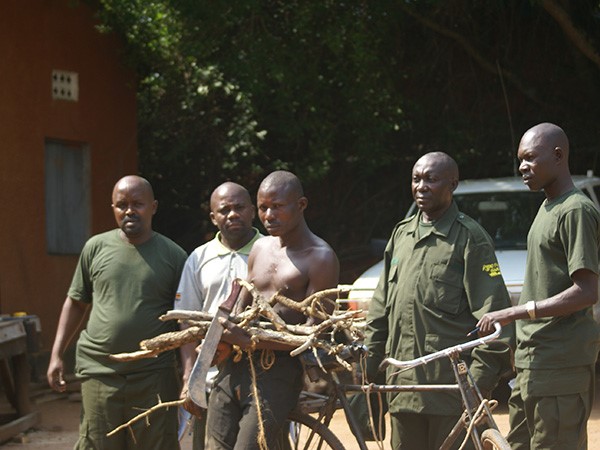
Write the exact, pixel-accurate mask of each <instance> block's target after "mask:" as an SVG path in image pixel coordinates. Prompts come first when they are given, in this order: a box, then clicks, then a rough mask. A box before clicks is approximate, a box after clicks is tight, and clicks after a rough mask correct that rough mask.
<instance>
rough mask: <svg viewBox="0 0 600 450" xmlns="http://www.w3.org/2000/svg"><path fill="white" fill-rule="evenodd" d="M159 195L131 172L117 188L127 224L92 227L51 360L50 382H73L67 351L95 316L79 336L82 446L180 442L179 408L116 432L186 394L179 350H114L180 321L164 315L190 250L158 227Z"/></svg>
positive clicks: (150, 447) (160, 446) (120, 218)
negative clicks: (122, 358)
mask: <svg viewBox="0 0 600 450" xmlns="http://www.w3.org/2000/svg"><path fill="white" fill-rule="evenodd" d="M157 206H158V203H157V201H156V200H155V199H154V193H153V191H152V187H151V186H150V183H148V181H147V180H145V179H144V178H141V177H138V176H135V175H130V176H126V177H123V178H121V179H120V180H119V181H118V182H117V183H116V184H115V187H114V189H113V194H112V210H113V213H114V216H115V221H116V223H117V225H118V228H116V229H114V230H110V231H107V232H104V233H100V234H97V235H96V236H93V237H91V238H90V239H89V240H88V241H87V243H86V244H85V247H84V248H83V251H82V252H81V256H80V258H79V262H78V264H77V268H76V270H75V274H74V275H73V281H72V283H71V287H70V288H69V291H68V294H67V298H66V299H65V302H64V304H63V308H62V311H61V314H60V318H59V322H58V328H57V331H56V338H55V340H54V345H53V347H52V353H51V357H50V363H49V364H48V373H47V377H48V383H49V384H50V386H51V387H52V389H55V390H57V391H59V392H64V391H65V390H66V383H65V381H64V377H63V375H64V362H63V355H64V353H65V350H66V349H67V346H68V345H69V343H70V342H71V340H72V339H73V337H74V336H75V334H76V332H77V331H78V329H79V326H80V324H82V322H83V321H84V320H85V319H86V317H87V314H88V312H89V318H88V320H87V323H86V326H85V329H84V330H83V331H82V332H81V334H80V336H79V339H78V341H77V353H76V356H75V363H76V374H77V376H78V378H80V380H81V397H82V403H81V418H80V425H79V439H78V441H77V443H76V444H75V449H77V450H90V449H110V450H131V449H136V450H137V449H140V450H142V449H143V450H164V449H173V450H175V449H178V448H179V442H178V439H177V411H176V409H175V408H171V409H170V410H161V411H157V412H156V413H154V414H152V416H151V418H150V424H151V426H149V427H148V426H146V424H145V423H144V421H140V422H138V423H136V424H134V425H132V427H131V432H128V431H122V432H120V433H118V434H116V435H113V436H111V437H107V436H106V433H108V432H109V431H111V430H112V429H114V428H116V427H117V426H119V425H121V424H123V423H126V422H127V421H128V420H130V419H132V418H133V417H134V416H136V415H137V414H139V412H140V409H142V410H144V409H148V408H150V407H152V406H154V405H156V403H157V401H158V400H157V399H158V398H160V399H161V400H162V401H163V402H168V401H171V400H176V399H177V398H178V394H179V385H178V377H177V371H176V359H175V354H174V353H173V352H172V351H171V352H165V353H163V354H161V355H160V356H158V357H157V358H150V359H142V360H137V361H129V362H117V361H113V360H112V359H111V358H110V355H111V354H115V353H123V352H128V351H132V350H135V348H136V347H137V346H138V344H139V342H140V341H141V340H143V339H148V338H151V337H154V336H157V335H159V334H161V333H164V332H167V331H174V325H173V324H168V323H165V322H161V321H160V320H159V319H158V318H159V316H160V315H161V314H164V313H165V312H167V311H168V310H169V309H171V308H172V305H173V297H174V296H175V291H176V290H177V283H178V282H179V277H180V275H181V271H182V270H183V266H184V264H185V260H186V253H185V251H184V250H183V249H182V248H181V247H179V246H178V245H177V244H175V243H174V242H173V241H171V240H170V239H168V238H167V237H165V236H163V235H161V234H159V233H156V232H154V231H153V229H152V217H153V216H154V214H155V213H156V209H157Z"/></svg>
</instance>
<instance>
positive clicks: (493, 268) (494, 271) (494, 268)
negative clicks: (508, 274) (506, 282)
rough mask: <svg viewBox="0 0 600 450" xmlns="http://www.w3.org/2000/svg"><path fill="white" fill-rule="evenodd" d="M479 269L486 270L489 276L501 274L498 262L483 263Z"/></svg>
mask: <svg viewBox="0 0 600 450" xmlns="http://www.w3.org/2000/svg"><path fill="white" fill-rule="evenodd" d="M481 270H482V271H483V272H486V273H487V274H488V275H489V276H490V277H497V276H499V275H502V274H501V273H500V266H499V265H498V263H492V264H484V265H483V266H482V267H481Z"/></svg>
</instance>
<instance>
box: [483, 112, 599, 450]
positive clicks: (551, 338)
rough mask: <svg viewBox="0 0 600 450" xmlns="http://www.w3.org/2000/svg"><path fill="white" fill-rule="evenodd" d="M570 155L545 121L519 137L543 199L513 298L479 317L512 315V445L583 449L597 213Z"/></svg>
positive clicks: (527, 176) (526, 170) (523, 167)
mask: <svg viewBox="0 0 600 450" xmlns="http://www.w3.org/2000/svg"><path fill="white" fill-rule="evenodd" d="M568 155H569V141H568V139H567V136H566V134H565V133H564V131H563V130H562V129H561V128H559V127H558V126H556V125H553V124H550V123H542V124H539V125H536V126H535V127H533V128H531V129H530V130H528V131H527V132H526V133H525V134H524V135H523V138H522V139H521V143H520V145H519V150H518V157H519V160H520V161H521V164H520V166H519V170H520V172H521V173H522V175H523V181H524V182H525V184H526V185H527V186H528V187H529V189H531V190H534V191H537V190H540V189H543V190H544V193H545V194H546V200H545V201H544V203H542V205H541V206H540V209H539V211H538V214H537V216H536V218H535V220H534V222H533V224H532V226H531V229H530V230H529V235H528V237H527V249H528V254H527V269H526V272H525V281H524V286H523V292H522V294H521V299H520V301H519V305H517V306H514V307H511V308H508V309H505V310H502V311H497V312H494V313H491V314H486V315H485V316H484V317H483V318H482V319H481V321H480V323H479V325H480V327H481V331H482V332H483V333H487V332H490V331H491V330H492V329H493V324H494V322H499V323H500V324H503V325H504V324H508V323H511V322H513V321H515V320H516V324H517V350H516V353H515V366H516V368H517V378H516V380H515V387H514V389H513V392H512V395H511V399H510V403H509V410H510V426H511V431H510V433H509V435H508V437H507V440H508V441H509V443H510V444H511V447H512V448H513V449H515V450H522V449H541V448H543V449H565V450H574V449H580V450H581V449H586V448H587V420H588V418H589V416H590V411H591V408H592V400H593V397H594V362H595V361H596V357H597V355H598V338H599V335H598V325H597V324H596V322H595V321H594V319H593V316H592V305H593V304H594V303H596V301H597V299H598V260H599V256H598V255H599V251H600V214H599V213H598V211H597V210H596V208H595V207H594V204H593V203H592V202H591V201H590V199H589V198H587V197H586V196H585V194H584V193H583V192H581V191H580V190H579V189H577V188H575V186H574V184H573V181H572V179H571V174H570V172H569V164H568ZM518 319H519V320H518Z"/></svg>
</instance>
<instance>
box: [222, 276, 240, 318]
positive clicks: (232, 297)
mask: <svg viewBox="0 0 600 450" xmlns="http://www.w3.org/2000/svg"><path fill="white" fill-rule="evenodd" d="M241 290H242V285H241V284H240V283H238V281H237V280H233V283H232V284H231V292H230V293H229V297H227V299H226V300H225V301H224V302H223V303H221V304H220V305H219V309H220V310H221V311H224V312H226V313H227V314H229V313H230V312H231V310H232V309H233V307H234V306H235V302H237V299H238V297H239V296H240V292H241Z"/></svg>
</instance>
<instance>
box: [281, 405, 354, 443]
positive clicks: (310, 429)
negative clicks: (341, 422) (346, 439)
mask: <svg viewBox="0 0 600 450" xmlns="http://www.w3.org/2000/svg"><path fill="white" fill-rule="evenodd" d="M289 424H290V432H289V435H288V439H287V442H283V443H280V444H279V445H278V450H313V449H314V450H344V446H343V445H342V443H341V442H340V440H339V439H338V438H337V437H336V436H335V434H333V433H332V432H331V430H330V429H329V428H327V427H326V426H325V425H323V424H322V423H321V422H319V421H318V420H317V419H315V418H314V417H312V416H309V415H308V414H304V413H301V412H299V411H292V412H291V413H290V415H289Z"/></svg>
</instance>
